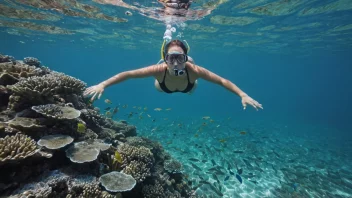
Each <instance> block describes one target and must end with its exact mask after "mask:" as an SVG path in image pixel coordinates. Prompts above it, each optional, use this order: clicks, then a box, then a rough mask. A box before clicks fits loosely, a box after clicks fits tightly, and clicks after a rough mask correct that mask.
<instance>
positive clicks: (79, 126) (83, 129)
mask: <svg viewBox="0 0 352 198" xmlns="http://www.w3.org/2000/svg"><path fill="white" fill-rule="evenodd" d="M77 132H79V133H84V132H86V125H84V124H83V123H80V122H79V123H78V124H77Z"/></svg>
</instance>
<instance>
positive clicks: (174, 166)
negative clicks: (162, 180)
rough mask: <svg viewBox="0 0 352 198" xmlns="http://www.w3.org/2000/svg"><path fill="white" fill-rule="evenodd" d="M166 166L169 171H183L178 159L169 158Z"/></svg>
mask: <svg viewBox="0 0 352 198" xmlns="http://www.w3.org/2000/svg"><path fill="white" fill-rule="evenodd" d="M164 168H165V170H166V171H167V172H168V173H182V170H183V167H182V164H181V163H180V162H178V161H176V160H167V161H165V162H164Z"/></svg>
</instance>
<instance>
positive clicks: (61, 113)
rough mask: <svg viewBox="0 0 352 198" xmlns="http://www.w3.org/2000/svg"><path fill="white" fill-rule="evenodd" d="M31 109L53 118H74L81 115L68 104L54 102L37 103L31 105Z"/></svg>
mask: <svg viewBox="0 0 352 198" xmlns="http://www.w3.org/2000/svg"><path fill="white" fill-rule="evenodd" d="M32 110H34V111H36V112H37V113H40V114H42V115H44V116H46V117H51V118H54V119H59V120H61V119H67V120H71V119H76V118H78V117H79V116H80V115H81V112H80V111H79V110H77V109H75V108H72V107H68V106H64V107H63V106H59V105H56V104H46V105H38V106H32Z"/></svg>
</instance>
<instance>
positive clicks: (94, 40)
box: [0, 0, 352, 197]
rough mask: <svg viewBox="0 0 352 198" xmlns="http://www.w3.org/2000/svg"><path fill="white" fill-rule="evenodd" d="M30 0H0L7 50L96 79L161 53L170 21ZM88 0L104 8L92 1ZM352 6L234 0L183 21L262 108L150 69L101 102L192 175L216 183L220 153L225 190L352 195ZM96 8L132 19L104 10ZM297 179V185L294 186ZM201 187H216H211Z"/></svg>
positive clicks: (342, 0)
mask: <svg viewBox="0 0 352 198" xmlns="http://www.w3.org/2000/svg"><path fill="white" fill-rule="evenodd" d="M26 2H27V3H25V2H24V1H20V0H19V1H0V5H1V10H2V12H1V14H0V35H1V36H0V39H1V40H0V42H1V44H0V52H1V53H2V54H8V55H11V56H14V57H15V58H16V59H23V58H24V57H36V58H38V59H39V60H40V61H41V62H42V64H43V65H46V66H48V67H49V68H51V69H53V70H56V71H60V72H64V73H66V74H68V75H72V76H74V77H76V78H79V79H81V80H83V81H85V82H86V83H87V84H88V85H89V86H90V85H94V84H97V83H99V82H101V81H103V80H105V79H107V78H109V77H111V76H112V75H115V74H117V73H119V72H122V71H125V70H132V69H137V68H140V67H144V66H149V65H153V64H155V63H156V62H158V60H159V59H160V47H161V43H162V37H163V34H164V31H165V24H163V22H161V21H158V20H154V19H150V18H147V17H145V16H142V15H140V14H138V12H137V11H132V12H133V15H132V16H126V15H125V14H124V13H125V11H126V10H128V9H126V8H121V7H117V6H114V5H108V4H98V3H95V2H92V1H79V2H78V3H80V4H72V2H74V1H67V2H66V1H58V2H59V5H65V6H66V11H67V9H71V10H73V11H77V12H78V13H80V14H76V15H79V16H72V14H71V16H70V14H69V13H70V12H63V11H57V10H55V9H59V10H60V9H61V7H60V6H59V7H58V6H57V5H56V7H55V6H54V7H53V5H46V6H39V5H37V4H31V3H30V2H36V1H26ZM70 2H71V4H70ZM126 2H127V3H133V1H126ZM202 2H204V1H200V2H198V3H197V2H196V3H195V6H194V8H195V9H200V8H201V7H202V5H203V4H202ZM139 3H140V4H141V5H146V6H151V5H150V2H146V1H144V2H143V1H139ZM145 3H147V4H145ZM81 4H87V5H91V6H93V7H94V8H97V9H99V11H96V12H94V11H90V12H89V11H82V9H80V8H81V6H80V5H81ZM153 5H154V6H155V7H157V6H158V4H153ZM75 6H76V7H75ZM11 7H12V8H16V9H17V12H14V11H13V10H11V9H10V8H11ZM35 7H41V9H36V8H35ZM51 8H55V9H51ZM50 9H51V10H50ZM351 9H352V2H351V1H348V0H339V1H324V2H321V1H265V0H262V1H236V2H234V1H229V2H225V3H223V4H221V5H220V6H219V7H218V8H217V9H215V10H214V11H213V12H212V13H211V14H210V15H208V16H206V17H204V18H202V19H200V20H193V21H186V22H185V24H186V26H185V28H183V29H182V28H179V27H178V28H177V30H178V31H177V32H176V33H177V34H178V33H179V32H181V33H182V37H181V38H182V39H186V40H187V41H188V43H189V44H190V46H191V52H190V56H192V57H193V58H194V59H195V62H196V64H197V65H200V66H202V67H205V68H207V69H209V70H211V71H213V72H215V73H216V74H218V75H220V76H222V77H224V78H226V79H229V80H231V81H232V82H233V83H235V84H236V85H238V86H239V87H240V88H241V89H242V90H243V91H244V92H246V93H247V94H248V95H250V96H251V97H253V98H254V99H255V100H257V101H258V102H260V103H261V104H263V107H264V110H260V111H255V110H254V109H253V108H251V107H248V108H247V110H245V111H244V110H243V108H242V105H241V100H240V98H239V97H238V96H236V95H234V94H232V93H230V92H228V91H227V90H226V89H224V88H222V87H220V86H219V85H214V84H211V83H210V82H207V81H205V80H200V81H199V87H198V88H197V90H196V91H195V92H194V93H193V94H191V95H188V94H180V93H176V94H165V93H160V92H158V91H156V89H155V88H154V80H153V79H152V78H146V79H133V80H128V81H125V82H122V83H121V84H118V85H115V86H112V87H109V88H108V89H106V91H105V93H104V96H103V99H102V100H99V101H97V102H96V103H95V105H96V106H98V107H100V108H101V109H104V108H106V107H108V106H109V105H108V104H106V103H104V99H109V100H111V101H112V103H113V104H112V105H111V106H112V107H113V106H115V105H118V104H120V110H119V112H118V113H117V114H116V116H115V118H116V119H118V120H127V121H128V122H129V123H130V124H133V125H136V126H137V129H138V135H141V136H146V137H149V138H151V139H155V140H158V141H160V142H161V143H162V144H163V146H164V147H165V149H166V150H167V151H169V152H170V153H171V154H172V155H173V156H174V157H175V158H176V159H178V160H179V161H181V162H182V163H183V164H184V167H185V171H186V172H187V173H188V174H189V175H190V178H193V180H194V183H197V182H198V181H199V180H202V179H200V177H202V178H203V179H204V180H207V181H210V182H211V183H213V182H216V179H214V176H213V174H212V173H207V172H209V171H207V170H208V169H210V168H211V167H213V164H212V162H211V161H210V160H211V159H213V160H214V161H215V163H216V164H217V165H219V166H221V167H223V169H221V170H222V172H224V174H222V173H221V174H218V175H217V177H218V178H219V181H220V182H219V183H220V185H221V186H222V188H221V192H222V194H223V196H224V197H270V196H272V197H276V196H278V195H277V194H275V192H278V191H280V190H278V189H281V190H282V191H285V192H286V191H287V193H286V194H287V195H288V196H291V197H295V196H297V197H309V196H311V197H323V196H326V197H350V196H351V194H352V178H351V164H352V163H351V149H352V148H351V134H350V131H351V125H350V120H351V116H352V115H351V112H352V111H351V110H352V108H351V106H350V104H349V103H350V101H351V98H352V97H351V95H352V91H351V90H352V89H350V88H349V87H350V86H351V85H352V80H351V77H350V73H351V62H350V54H351V51H352V50H351V48H352V24H350V21H351V20H350V19H351V17H352V11H351ZM21 10H25V11H21ZM98 13H103V14H105V15H108V16H113V17H118V18H122V19H124V22H113V21H111V20H109V18H104V19H101V18H100V19H99V17H97V16H101V15H100V14H98ZM84 14H85V15H84ZM231 17H242V18H231ZM244 17H245V18H244ZM219 19H221V20H219ZM219 21H220V22H219ZM249 21H250V22H249ZM21 26H25V28H23V27H21ZM50 26H51V27H50ZM60 28H61V29H60ZM66 33H67V34H66ZM122 105H128V107H126V108H122ZM134 107H136V108H134ZM138 107H141V109H140V110H139V109H138ZM145 107H147V110H144V108H145ZM155 108H162V110H161V111H155V110H154V109H155ZM168 108H171V110H168V111H166V109H168ZM131 112H133V113H134V114H133V116H132V117H130V116H129V114H130V113H131ZM142 112H143V113H142ZM102 113H103V110H102ZM148 115H150V117H149V116H148ZM205 116H209V117H210V118H209V119H205V118H204V117H205ZM210 120H212V121H210ZM241 131H245V132H246V134H245V135H241V134H240V132H241ZM220 140H222V141H220ZM197 145H198V146H197ZM235 150H240V151H244V153H240V154H239V153H234V151H235ZM274 151H275V152H274ZM190 158H197V159H198V160H199V162H197V161H196V162H194V161H191V160H189V159H190ZM243 159H245V160H247V161H249V162H250V163H251V166H249V165H248V164H246V163H245V161H244V160H243ZM202 160H207V161H206V162H205V163H204V162H202ZM191 163H193V164H195V165H196V166H199V167H200V168H201V169H202V170H203V171H198V170H196V168H194V166H193V165H192V164H191ZM235 163H236V164H238V166H239V167H242V168H243V169H244V170H243V171H244V173H243V175H242V177H243V183H242V184H240V183H239V182H238V180H237V179H236V178H235V177H234V175H231V174H229V170H228V164H231V170H232V171H233V172H236V169H235V166H234V164H235ZM249 173H253V174H254V175H255V176H253V177H252V176H251V175H249ZM226 176H229V179H228V180H226V181H224V180H225V177H226ZM249 179H250V180H249ZM251 180H252V181H256V182H258V183H257V184H255V183H253V182H250V181H251ZM293 184H299V186H298V187H297V189H296V190H295V189H294V188H293V187H292V186H293ZM292 189H293V190H292ZM198 191H199V193H206V194H207V193H208V194H214V196H218V195H217V194H216V193H214V192H213V191H212V190H211V189H208V188H207V187H206V186H204V187H201V188H199V189H198Z"/></svg>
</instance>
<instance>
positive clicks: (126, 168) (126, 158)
mask: <svg viewBox="0 0 352 198" xmlns="http://www.w3.org/2000/svg"><path fill="white" fill-rule="evenodd" d="M118 150H119V153H120V154H121V158H122V168H123V172H124V173H127V174H130V175H132V176H133V178H135V179H136V180H137V182H142V181H143V180H144V179H145V178H146V177H148V176H150V175H151V173H150V169H151V167H152V166H153V163H154V157H153V153H152V152H151V151H150V150H149V149H148V148H146V147H143V146H141V147H135V146H131V145H128V144H124V145H122V146H120V147H119V148H118Z"/></svg>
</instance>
